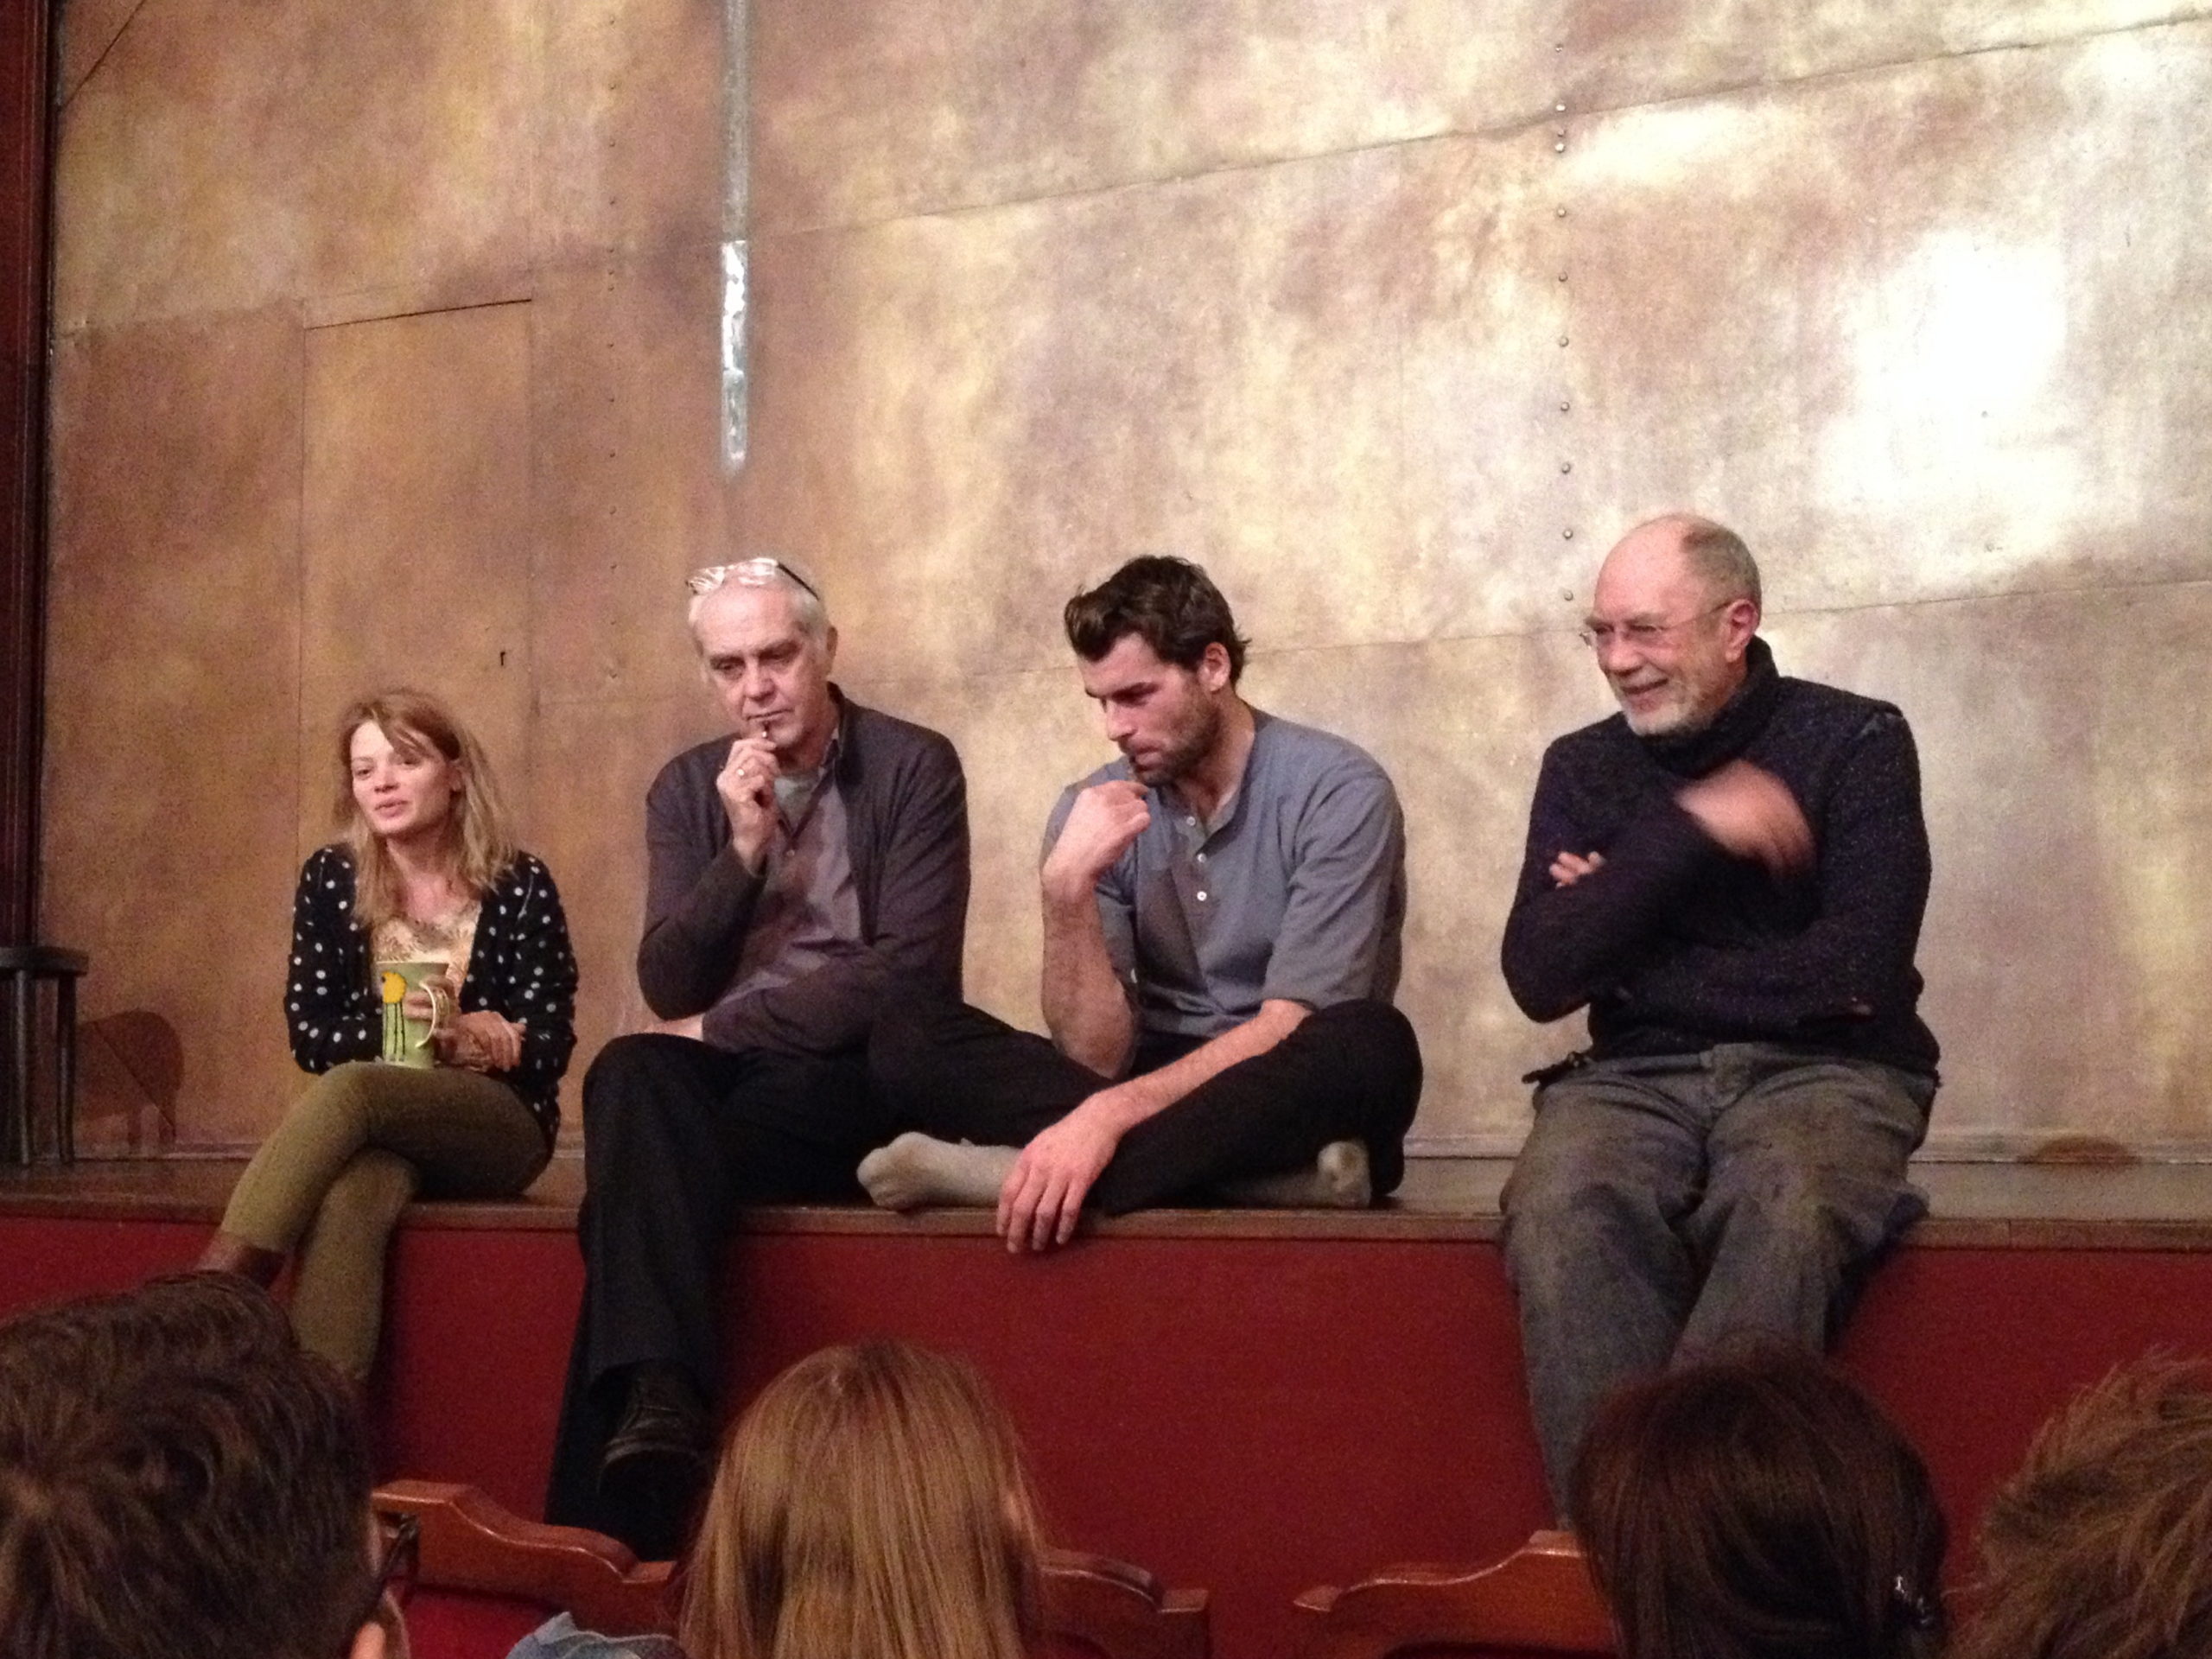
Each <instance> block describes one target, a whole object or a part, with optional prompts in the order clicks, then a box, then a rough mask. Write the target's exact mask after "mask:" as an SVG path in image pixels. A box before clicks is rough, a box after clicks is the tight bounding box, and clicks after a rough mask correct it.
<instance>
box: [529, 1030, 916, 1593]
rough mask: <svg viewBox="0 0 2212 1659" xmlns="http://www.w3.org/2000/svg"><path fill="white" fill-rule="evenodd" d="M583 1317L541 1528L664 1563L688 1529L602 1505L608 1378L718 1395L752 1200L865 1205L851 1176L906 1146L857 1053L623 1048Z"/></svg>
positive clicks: (582, 1228)
mask: <svg viewBox="0 0 2212 1659" xmlns="http://www.w3.org/2000/svg"><path fill="white" fill-rule="evenodd" d="M583 1098H584V1184H585V1193H584V1201H583V1207H582V1211H580V1213H579V1215H578V1217H577V1223H576V1233H577V1239H578V1243H580V1244H581V1245H582V1249H583V1257H584V1294H583V1305H582V1307H581V1308H580V1309H579V1310H578V1312H577V1315H576V1335H575V1344H574V1345H573V1346H572V1347H571V1348H570V1350H569V1376H568V1384H567V1389H566V1391H565V1393H564V1394H563V1399H562V1402H561V1423H560V1427H559V1430H558V1432H557V1433H556V1439H555V1441H554V1448H553V1476H552V1483H551V1488H550V1491H549V1493H548V1495H547V1497H546V1504H545V1511H546V1518H547V1519H548V1520H550V1521H553V1522H557V1523H560V1524H563V1525H568V1526H584V1527H592V1528H594V1529H597V1530H599V1531H601V1532H607V1533H611V1534H613V1535H614V1536H616V1537H618V1538H621V1539H622V1540H623V1541H625V1542H627V1543H630V1544H631V1545H632V1548H638V1547H639V1545H640V1544H643V1545H645V1547H646V1548H650V1549H652V1552H653V1553H654V1554H664V1553H665V1548H664V1541H665V1539H666V1537H667V1535H669V1534H670V1533H671V1531H673V1530H677V1529H680V1528H681V1525H682V1522H683V1517H682V1516H672V1517H671V1516H658V1515H645V1516H639V1515H636V1514H632V1513H628V1512H626V1510H625V1509H624V1507H623V1506H622V1505H621V1504H620V1502H619V1500H608V1499H604V1498H602V1497H601V1493H600V1491H599V1462H600V1457H601V1452H603V1450H604V1449H605V1447H606V1444H607V1437H608V1436H609V1435H610V1434H612V1433H613V1430H614V1426H615V1421H616V1418H617V1415H618V1414H619V1413H620V1409H621V1408H622V1404H623V1400H622V1397H621V1392H622V1391H621V1389H620V1388H619V1387H610V1386H608V1381H609V1377H610V1376H611V1374H613V1373H614V1372H616V1371H619V1370H623V1369H624V1368H626V1367H628V1366H632V1365H635V1364H638V1363H641V1362H646V1361H662V1362H671V1363H676V1364H678V1365H681V1366H682V1367H683V1369H684V1370H686V1371H688V1372H689V1373H690V1376H691V1377H692V1379H693V1381H694V1382H696V1383H697V1384H698V1386H699V1390H700V1392H701V1393H702V1395H705V1396H706V1397H707V1398H708V1399H709V1400H712V1399H713V1398H714V1396H715V1387H716V1383H717V1381H718V1379H719V1378H720V1376H721V1355H720V1353H719V1351H718V1347H717V1344H716V1340H715V1334H716V1330H717V1326H718V1322H719V1315H720V1310H721V1262H722V1253H723V1249H724V1245H725V1243H726V1241H727V1240H728V1236H729V1230H730V1224H731V1222H732V1221H733V1220H734V1217H735V1215H736V1212H737V1211H738V1209H739V1208H740V1207H741V1206H742V1205H749V1204H772V1203H779V1202H780V1203H791V1202H804V1201H808V1200H816V1201H820V1200H832V1199H849V1198H861V1197H863V1196H864V1194H863V1193H862V1192H861V1186H860V1182H859V1179H858V1178H857V1177H856V1175H855V1173H854V1172H855V1169H856V1167H857V1166H858V1165H859V1163H860V1160H861V1159H862V1158H863V1157H865V1156H866V1155H867V1154H868V1152H869V1151H870V1150H871V1149H872V1148H874V1147H880V1146H881V1145H882V1144H883V1143H884V1142H885V1141H887V1140H889V1139H890V1138H891V1136H892V1135H893V1134H895V1133H896V1132H897V1131H896V1128H894V1127H893V1126H892V1125H890V1124H889V1123H888V1122H887V1121H886V1120H885V1119H884V1118H883V1116H881V1113H880V1110H879V1109H878V1108H877V1107H876V1106H875V1105H874V1103H873V1102H872V1100H871V1097H870V1096H869V1093H868V1086H867V1072H866V1068H865V1066H864V1065H863V1063H862V1059H861V1056H860V1055H859V1054H858V1053H852V1054H848V1055H840V1056H835V1057H831V1058H826V1059H817V1058H794V1057H791V1056H787V1055H778V1054H760V1053H751V1052H743V1053H731V1052H726V1051H724V1050H721V1049H716V1048H711V1047H709V1046H707V1045H706V1044H704V1043H698V1042H694V1041H692V1040H691V1039H689V1038H683V1037H663V1036H650V1035H649V1036H635V1037H618V1038H616V1039H614V1040H613V1042H611V1043H609V1044H607V1046H606V1047H605V1048H604V1049H602V1050H601V1051H600V1055H599V1058H598V1059H596V1060H595V1061H594V1062H593V1065H592V1068H591V1070H590V1071H589V1072H588V1074H587V1075H586V1076H585V1078H584V1096H583Z"/></svg>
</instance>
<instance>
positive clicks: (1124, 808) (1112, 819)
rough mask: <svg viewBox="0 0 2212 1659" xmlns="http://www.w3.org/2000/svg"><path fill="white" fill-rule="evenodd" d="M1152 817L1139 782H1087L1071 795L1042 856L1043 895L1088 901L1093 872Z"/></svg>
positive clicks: (1110, 864) (1106, 866)
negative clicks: (1048, 852)
mask: <svg viewBox="0 0 2212 1659" xmlns="http://www.w3.org/2000/svg"><path fill="white" fill-rule="evenodd" d="M1151 822H1152V809H1151V808H1150V807H1149V806H1147V805H1146V804H1145V798H1144V785H1141V784H1137V783H1133V782H1130V781H1128V780H1126V779H1115V780H1113V781H1110V782H1108V783H1103V784H1093V785H1091V786H1090V788H1089V789H1086V790H1084V791H1083V792H1082V793H1081V794H1080V795H1078V796H1077V797H1076V798H1075V805H1074V806H1073V807H1072V808H1071V809H1070V810H1069V812H1068V821H1067V822H1066V823H1064V824H1062V825H1061V826H1060V836H1059V839H1058V841H1055V842H1053V843H1052V856H1051V857H1049V858H1047V859H1046V861H1045V868H1044V873H1043V880H1044V884H1045V896H1046V899H1049V900H1052V901H1054V902H1057V903H1060V904H1074V903H1077V902H1078V901H1080V902H1082V903H1084V904H1088V903H1090V893H1091V889H1092V888H1093V887H1096V886H1097V885H1098V878H1099V877H1100V876H1102V875H1103V874H1106V872H1107V871H1109V870H1110V869H1112V868H1114V862H1115V861H1116V859H1118V858H1120V857H1121V855H1122V854H1123V853H1126V852H1127V851H1128V849H1130V847H1131V846H1133V845H1135V842H1136V838H1137V837H1138V836H1141V835H1142V834H1143V833H1144V831H1145V826H1146V825H1147V824H1149V823H1151Z"/></svg>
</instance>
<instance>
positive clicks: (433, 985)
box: [415, 974, 453, 1048]
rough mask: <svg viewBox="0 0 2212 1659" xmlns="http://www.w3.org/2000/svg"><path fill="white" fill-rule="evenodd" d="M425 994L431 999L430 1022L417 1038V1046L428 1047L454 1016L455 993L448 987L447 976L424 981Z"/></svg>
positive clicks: (441, 975)
mask: <svg viewBox="0 0 2212 1659" xmlns="http://www.w3.org/2000/svg"><path fill="white" fill-rule="evenodd" d="M423 995H425V996H427V997H429V999H430V1023H429V1025H427V1026H425V1027H423V1034H422V1035H421V1036H420V1037H417V1038H416V1039H415V1046H416V1047H417V1048H428V1047H429V1046H430V1041H431V1039H433V1038H435V1036H436V1035H437V1034H438V1033H439V1032H441V1031H442V1030H443V1029H444V1028H445V1027H446V1024H447V1022H448V1020H451V1019H452V1018H453V993H452V992H451V991H449V990H448V989H447V988H446V982H445V976H444V975H443V974H440V975H439V976H437V977H435V978H434V979H428V980H425V981H424V982H423Z"/></svg>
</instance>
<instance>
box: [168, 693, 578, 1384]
mask: <svg viewBox="0 0 2212 1659" xmlns="http://www.w3.org/2000/svg"><path fill="white" fill-rule="evenodd" d="M337 750H338V753H337V759H338V767H339V778H340V789H339V796H338V817H339V821H340V823H342V824H343V825H344V827H345V830H346V837H345V839H344V840H343V841H342V842H334V843H333V844H332V845H330V846H327V847H324V848H322V849H320V850H319V851H317V852H316V853H315V855H313V856H311V857H310V858H309V859H308V861H307V864H306V867H305V868H303V869H302V871H301V872H300V885H299V890H298V893H297V895H296V898H295V899H294V903H293V908H292V955H291V963H290V968H289V972H288V974H287V976H286V994H285V998H284V1008H285V1016H286V1020H287V1021H288V1023H289V1026H290V1027H291V1034H292V1056H293V1058H295V1059H296V1060H297V1061H298V1062H299V1064H300V1066H301V1068H302V1070H304V1071H311V1072H314V1073H316V1074H317V1079H316V1081H315V1083H314V1084H311V1085H310V1086H309V1087H308V1090H307V1092H306V1093H305V1094H303V1095H302V1096H300V1098H299V1099H298V1100H297V1101H296V1102H295V1103H293V1105H292V1107H291V1109H290V1110H289V1111H288V1112H287V1113H286V1114H285V1115H284V1118H283V1122H280V1123H279V1124H278V1125H277V1128H276V1131H275V1132H274V1133H273V1134H272V1135H270V1137H269V1139H268V1140H267V1141H264V1142H263V1143H262V1146H261V1149H260V1150H259V1151H258V1152H257V1153H256V1154H254V1157H253V1160H252V1161H251V1163H250V1164H248V1165H247V1166H246V1169H245V1173H244V1174H243V1175H241V1176H240V1177H239V1178H238V1186H237V1188H236V1190H234V1191H233V1192H232V1194H231V1202H230V1205H229V1207H228V1208H227V1209H226V1211H224V1214H223V1224H222V1229H221V1230H220V1231H219V1232H218V1233H217V1234H216V1235H215V1236H214V1238H213V1240H212V1241H211V1242H210V1243H209V1244H208V1246H207V1250H206V1252H205V1253H204V1254H203V1255H202V1256H201V1257H200V1266H201V1267H202V1268H215V1269H221V1270H226V1271H229V1272H232V1273H238V1274H245V1276H246V1277H248V1278H251V1279H253V1280H255V1281H257V1282H259V1283H261V1284H264V1285H265V1284H268V1283H270V1281H273V1280H274V1279H275V1278H276V1276H277V1273H278V1272H279V1271H280V1270H281V1269H282V1268H283V1265H284V1262H285V1261H286V1260H287V1258H288V1257H289V1256H290V1255H291V1254H292V1253H293V1252H294V1251H295V1250H297V1251H298V1253H299V1271H298V1274H297V1275H296V1282H295V1284H294V1287H293V1293H292V1303H291V1313H292V1323H293V1326H294V1328H295V1329H296V1331H297V1332H299V1336H300V1340H301V1342H302V1344H304V1345H305V1346H307V1347H308V1348H309V1349H311V1350H313V1351H315V1352H318V1353H320V1354H321V1355H323V1356H324V1357H326V1358H327V1359H329V1360H330V1361H331V1362H332V1363H334V1364H335V1365H336V1366H337V1367H338V1368H339V1369H340V1370H341V1371H343V1372H345V1373H346V1375H347V1376H352V1377H354V1378H356V1379H359V1378H362V1377H365V1376H366V1375H367V1374H368V1370H369V1367H370V1364H371V1362H372V1360H373V1359H374V1358H375V1355H376V1345H377V1335H378V1327H379V1325H380V1323H381V1320H382V1310H383V1301H384V1259H385V1245H386V1243H387V1241H388V1239H389V1237H390V1235H391V1228H392V1226H393V1224H394V1223H396V1222H397V1220H398V1218H399V1212H400V1211H402V1210H403V1209H404V1208H405V1207H406V1205H407V1204H408V1202H409V1201H410V1199H412V1198H414V1197H415V1196H416V1192H417V1190H418V1189H419V1190H421V1191H422V1192H425V1193H427V1194H429V1195H430V1196H432V1197H437V1198H508V1197H512V1195H513V1194H515V1193H517V1192H521V1191H522V1189H523V1188H524V1187H525V1186H527V1185H530V1183H531V1181H532V1180H534V1179H537V1173H538V1171H539V1170H541V1169H543V1167H544V1166H545V1160H546V1159H547V1157H548V1156H549V1155H550V1153H551V1151H552V1147H553V1136H554V1133H555V1131H556V1129H557V1128H559V1125H560V1121H561V1115H560V1105H559V1103H558V1101H557V1099H556V1089H557V1087H558V1085H559V1083H560V1079H561V1074H562V1073H563V1071H565V1070H567V1068H568V1064H569V1050H570V1049H571V1048H572V1047H574V1046H575V1031H574V1027H573V1025H572V1023H571V1021H572V1016H573V1011H574V1007H575V990H576V963H575V954H574V952H573V951H572V950H570V948H569V928H568V922H567V919H566V918H565V917H564V916H563V913H562V910H561V898H560V894H559V893H556V891H555V890H554V887H553V878H552V876H551V875H550V874H549V873H548V872H547V870H546V868H545V866H544V865H543V864H542V863H540V862H539V861H537V859H536V858H534V857H532V856H531V855H530V854H528V853H525V852H523V851H521V850H520V849H518V848H517V847H516V846H515V843H514V836H513V832H512V829H511V827H510V825H509V822H508V818H507V814H506V810H505V806H504V805H503V804H502V803H501V800H500V798H499V785H498V782H497V780H496V779H494V777H493V772H492V768H491V765H490V763H489V762H488V761H487V760H486V758H485V755H484V751H483V749H482V747H480V745H479V744H478V743H477V741H476V740H475V738H474V736H472V735H471V734H469V733H468V731H467V729H466V728H464V727H462V725H461V722H460V721H457V720H456V719H454V715H453V714H452V713H451V711H449V710H448V709H447V708H446V707H445V706H444V705H443V704H442V703H441V702H438V701H437V699H435V697H432V696H428V695H426V694H425V693H423V692H420V691H411V690H392V691H386V692H382V693H379V694H378V695H377V696H372V697H366V698H364V699H362V700H361V701H360V702H356V703H355V704H353V706H352V707H351V708H349V709H346V713H345V715H344V717H343V718H342V719H341V720H340V722H339V727H338V746H337ZM402 963H404V964H409V965H410V967H413V965H414V964H419V963H433V964H442V967H441V968H438V969H435V971H434V972H432V973H431V974H430V976H429V979H430V980H431V981H432V982H433V983H431V984H429V985H428V986H426V987H425V988H418V989H411V990H407V991H406V992H405V995H404V1000H403V999H402V998H400V997H399V996H397V995H394V994H392V993H397V991H399V990H400V989H401V988H403V987H404V983H405V982H404V981H402V980H401V979H400V978H399V977H398V976H397V973H396V972H395V971H394V969H395V968H396V967H397V964H402ZM413 970H414V971H415V972H416V973H417V974H420V973H421V972H422V971H423V970H422V969H420V968H414V969H413ZM387 988H391V990H390V992H388V991H387ZM388 1005H389V1006H388ZM403 1012H404V1014H405V1015H406V1016H407V1017H408V1018H410V1019H411V1020H415V1021H416V1022H417V1023H420V1022H421V1021H422V1020H424V1019H426V1018H427V1019H429V1034H428V1036H427V1038H426V1039H414V1040H413V1043H412V1046H413V1048H415V1049H418V1050H421V1051H423V1052H422V1053H421V1058H422V1060H423V1061H426V1062H428V1063H427V1064H417V1065H406V1064H391V1063H390V1062H389V1061H387V1060H385V1059H384V1058H380V1057H381V1056H383V1055H384V1054H385V1052H386V1051H387V1044H388V1038H387V1027H388V1025H389V1026H390V1027H391V1028H392V1029H394V1030H404V1025H403V1023H402V1022H401V1021H400V1018H399V1016H400V1015H401V1014H403ZM397 1040H398V1041H399V1044H400V1046H402V1047H403V1048H405V1047H407V1046H408V1040H409V1039H405V1038H404V1037H403V1038H401V1039H397ZM408 1058H415V1057H414V1055H413V1054H412V1053H410V1054H409V1055H408Z"/></svg>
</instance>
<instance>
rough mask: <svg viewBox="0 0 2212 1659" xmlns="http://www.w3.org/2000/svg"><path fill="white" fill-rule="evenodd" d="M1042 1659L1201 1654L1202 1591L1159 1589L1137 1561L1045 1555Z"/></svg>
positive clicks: (1174, 1658)
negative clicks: (1132, 1563) (1047, 1658)
mask: <svg viewBox="0 0 2212 1659" xmlns="http://www.w3.org/2000/svg"><path fill="white" fill-rule="evenodd" d="M1044 1613H1045V1631H1046V1653H1047V1654H1048V1655H1049V1656H1050V1659H1206V1654H1207V1651H1208V1649H1209V1647H1210V1646H1211V1637H1210V1634H1209V1627H1208V1622H1207V1613H1206V1592H1205V1591H1203V1590H1166V1589H1163V1588H1161V1587H1160V1580H1157V1579H1155V1578H1154V1577H1153V1576H1152V1574H1151V1573H1147V1572H1146V1571H1145V1570H1144V1569H1143V1568H1142V1567H1131V1566H1130V1565H1129V1564H1128V1562H1127V1561H1117V1560H1113V1559H1112V1558H1111V1557H1110V1556H1105V1555H1087V1554H1084V1553H1082V1552H1081V1551H1079V1550H1072V1549H1053V1550H1047V1551H1046V1553H1045V1607H1044Z"/></svg>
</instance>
